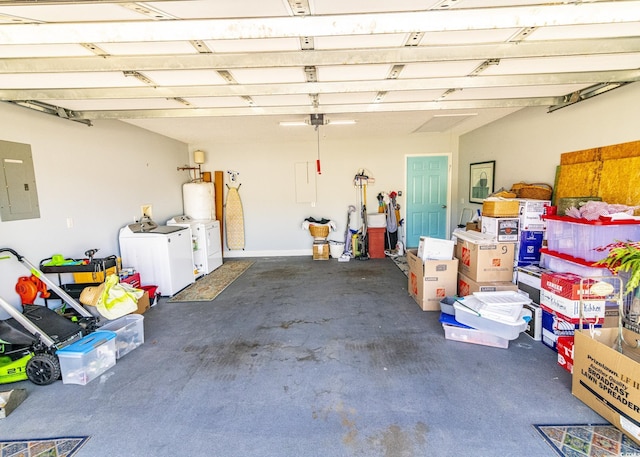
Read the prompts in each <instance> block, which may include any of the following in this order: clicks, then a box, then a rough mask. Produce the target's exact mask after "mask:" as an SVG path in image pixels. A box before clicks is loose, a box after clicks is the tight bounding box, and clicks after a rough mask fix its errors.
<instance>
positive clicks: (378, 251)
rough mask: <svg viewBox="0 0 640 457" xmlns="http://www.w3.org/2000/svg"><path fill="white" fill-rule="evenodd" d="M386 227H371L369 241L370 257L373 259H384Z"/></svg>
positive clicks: (368, 230)
mask: <svg viewBox="0 0 640 457" xmlns="http://www.w3.org/2000/svg"><path fill="white" fill-rule="evenodd" d="M385 232H386V229H385V228H384V227H379V228H376V227H369V228H368V229H367V238H368V239H369V257H370V258H372V259H384V257H385V254H384V235H385Z"/></svg>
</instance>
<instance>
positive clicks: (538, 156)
mask: <svg viewBox="0 0 640 457" xmlns="http://www.w3.org/2000/svg"><path fill="white" fill-rule="evenodd" d="M639 119H640V84H639V83H634V84H629V85H627V86H624V87H622V88H619V89H615V90H613V91H611V92H608V93H605V94H603V95H600V96H597V97H595V98H592V99H589V100H585V101H583V102H580V103H576V104H574V105H571V106H568V107H566V108H563V109H560V110H557V111H554V112H552V113H547V108H544V107H541V108H526V109H523V110H521V111H518V112H516V113H514V114H511V115H509V116H506V117H504V118H502V119H500V120H498V121H496V122H493V123H491V124H489V125H487V126H485V127H481V128H479V129H477V130H474V131H472V132H470V133H467V134H466V135H463V136H461V137H460V146H459V160H460V162H459V164H460V167H459V170H458V173H459V174H458V180H459V183H460V186H459V189H458V191H459V193H460V194H459V195H460V196H459V197H458V199H457V200H456V205H454V207H455V210H454V214H456V215H457V217H458V218H459V217H460V212H461V211H462V208H464V207H470V208H474V209H476V208H480V205H475V204H469V164H470V163H474V162H484V161H487V160H495V161H496V180H495V188H496V189H499V188H500V187H504V188H506V189H510V188H511V185H512V184H514V183H517V182H519V181H526V182H544V183H548V184H551V185H554V180H555V172H556V167H557V166H558V165H559V164H560V155H561V154H562V153H564V152H571V151H578V150H582V149H589V148H595V147H598V146H606V145H611V144H618V143H625V142H629V141H637V140H638V139H640V129H639V128H638V125H639V124H638V120H639ZM621 185H628V183H621ZM461 198H463V199H464V202H462V201H461V200H460V199H461Z"/></svg>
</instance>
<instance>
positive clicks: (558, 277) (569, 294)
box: [540, 273, 603, 300]
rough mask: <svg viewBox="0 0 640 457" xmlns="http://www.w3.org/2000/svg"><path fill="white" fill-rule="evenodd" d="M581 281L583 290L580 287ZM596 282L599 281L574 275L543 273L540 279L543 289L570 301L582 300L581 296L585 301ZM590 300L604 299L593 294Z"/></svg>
mask: <svg viewBox="0 0 640 457" xmlns="http://www.w3.org/2000/svg"><path fill="white" fill-rule="evenodd" d="M581 281H582V288H581V287H580V282H581ZM596 282H597V281H595V280H593V279H589V278H584V277H582V276H579V275H576V274H573V273H543V274H542V276H541V278H540V285H541V287H542V289H544V290H548V291H549V292H553V293H554V294H556V295H559V296H561V297H564V298H568V299H569V300H580V297H581V296H582V297H583V299H584V298H586V297H587V294H588V292H587V290H588V289H589V287H590V286H592V285H593V284H595V283H596ZM588 298H589V300H592V299H593V300H598V299H603V297H601V296H595V295H593V294H590V295H589V296H588Z"/></svg>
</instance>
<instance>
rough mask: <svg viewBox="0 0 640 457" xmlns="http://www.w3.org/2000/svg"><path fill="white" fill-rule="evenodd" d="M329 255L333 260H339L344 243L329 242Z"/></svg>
mask: <svg viewBox="0 0 640 457" xmlns="http://www.w3.org/2000/svg"><path fill="white" fill-rule="evenodd" d="M329 253H330V254H331V257H332V258H334V259H339V258H340V256H341V255H342V254H343V253H344V241H334V240H329Z"/></svg>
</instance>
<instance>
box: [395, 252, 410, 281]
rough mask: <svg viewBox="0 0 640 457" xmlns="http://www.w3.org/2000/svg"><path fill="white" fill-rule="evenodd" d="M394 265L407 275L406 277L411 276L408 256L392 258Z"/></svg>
mask: <svg viewBox="0 0 640 457" xmlns="http://www.w3.org/2000/svg"><path fill="white" fill-rule="evenodd" d="M391 260H393V263H395V264H396V266H397V267H398V268H400V270H401V271H402V272H403V273H404V274H405V276H409V264H408V263H407V256H404V255H399V256H397V257H391Z"/></svg>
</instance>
